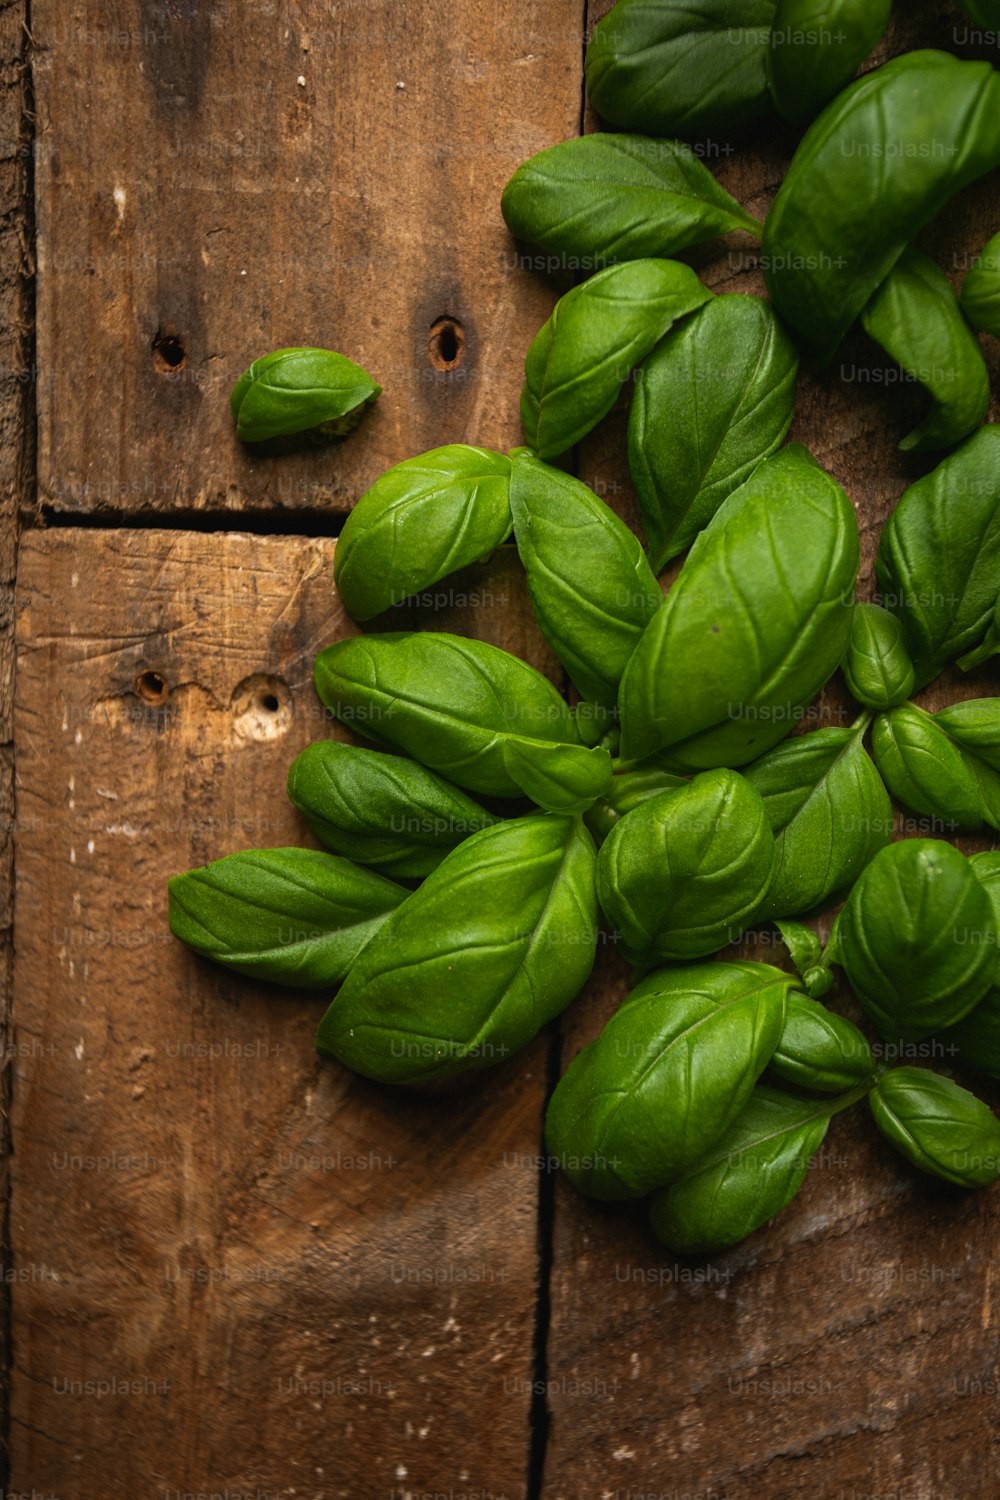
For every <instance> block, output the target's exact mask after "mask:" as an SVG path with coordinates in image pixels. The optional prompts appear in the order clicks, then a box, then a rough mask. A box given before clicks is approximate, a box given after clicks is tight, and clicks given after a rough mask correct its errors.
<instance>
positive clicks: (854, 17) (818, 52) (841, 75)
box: [767, 0, 892, 124]
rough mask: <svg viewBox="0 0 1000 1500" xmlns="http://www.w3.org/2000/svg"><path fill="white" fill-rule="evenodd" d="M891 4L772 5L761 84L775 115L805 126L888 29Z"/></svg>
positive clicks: (839, 0) (880, 0)
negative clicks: (767, 88)
mask: <svg viewBox="0 0 1000 1500" xmlns="http://www.w3.org/2000/svg"><path fill="white" fill-rule="evenodd" d="M891 10H892V0H778V7H777V11H776V13H775V17H774V26H773V28H772V31H771V50H770V52H769V54H768V60H767V78H768V84H769V85H770V89H771V97H772V98H773V99H774V102H775V105H776V106H777V109H778V113H779V114H780V115H781V116H782V118H783V119H785V120H789V121H791V122H792V123H793V124H794V123H798V122H799V121H801V120H811V119H812V117H813V116H814V115H815V114H817V113H818V112H819V110H820V109H821V108H822V106H823V105H824V104H826V103H828V102H829V100H831V99H833V98H834V96H835V95H837V94H839V93H840V91H841V89H843V88H845V87H846V86H847V84H849V83H850V81H851V79H852V78H853V77H854V75H855V73H856V72H857V70H858V65H859V63H863V62H864V60H865V58H866V57H867V56H868V54H869V53H870V52H871V50H872V48H873V47H874V46H875V44H876V43H877V42H878V40H879V38H880V37H881V35H882V33H883V32H884V31H885V29H886V27H887V26H888V24H889V15H890V12H891Z"/></svg>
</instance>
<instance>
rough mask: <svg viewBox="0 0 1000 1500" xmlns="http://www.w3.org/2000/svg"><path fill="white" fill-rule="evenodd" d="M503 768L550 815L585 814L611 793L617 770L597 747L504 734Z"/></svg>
mask: <svg viewBox="0 0 1000 1500" xmlns="http://www.w3.org/2000/svg"><path fill="white" fill-rule="evenodd" d="M503 763H504V769H505V770H506V772H507V774H508V775H509V776H510V778H511V780H512V781H514V782H516V783H517V785H518V786H519V787H520V788H521V790H522V792H524V794H525V796H526V797H530V798H531V800H532V802H537V803H538V806H539V807H544V808H545V809H546V811H548V812H562V813H575V812H586V810H587V808H588V807H590V805H591V803H592V802H596V801H597V799H598V797H603V796H604V795H605V793H607V792H609V791H610V790H611V782H612V780H613V778H614V768H613V766H612V764H611V756H610V755H609V754H608V752H607V750H604V749H602V748H601V747H600V746H599V745H595V746H593V747H592V748H590V749H587V748H585V747H584V746H583V745H552V744H548V743H546V741H544V740H529V739H523V738H521V737H520V736H518V735H513V734H510V735H505V736H504V740H503Z"/></svg>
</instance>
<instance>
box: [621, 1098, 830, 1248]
mask: <svg viewBox="0 0 1000 1500" xmlns="http://www.w3.org/2000/svg"><path fill="white" fill-rule="evenodd" d="M830 1115H831V1107H830V1104H829V1103H827V1102H825V1101H817V1100H815V1099H796V1098H793V1097H792V1096H791V1095H790V1094H783V1093H781V1092H780V1091H779V1090H778V1089H771V1088H766V1087H764V1086H763V1085H761V1086H759V1087H757V1088H756V1089H754V1091H753V1093H752V1094H751V1095H750V1099H749V1102H748V1104H747V1106H746V1108H745V1109H744V1111H743V1113H742V1114H741V1115H740V1116H739V1117H738V1118H737V1119H736V1120H735V1121H734V1123H733V1124H732V1125H731V1126H730V1127H729V1129H728V1130H727V1131H726V1133H725V1135H723V1136H722V1137H721V1138H720V1139H719V1140H718V1141H716V1143H715V1145H714V1146H713V1147H712V1149H711V1151H709V1152H708V1154H707V1155H706V1156H705V1157H704V1158H703V1159H702V1160H701V1161H700V1162H698V1163H697V1165H696V1166H695V1167H694V1168H693V1170H692V1171H690V1172H689V1173H688V1175H687V1176H686V1177H683V1178H681V1180H680V1181H679V1182H675V1183H673V1184H672V1185H671V1186H670V1187H668V1188H666V1189H665V1190H664V1191H663V1192H662V1193H658V1194H657V1196H656V1197H655V1198H654V1199H653V1202H652V1206H651V1208H650V1222H651V1224H652V1227H653V1233H654V1234H655V1235H656V1237H657V1239H659V1240H662V1241H663V1243H664V1244H665V1245H669V1246H670V1248H671V1249H672V1250H677V1251H680V1252H681V1253H682V1254H695V1253H697V1252H706V1251H712V1250H725V1249H726V1248H727V1246H729V1245H735V1244H737V1243H738V1242H739V1241H740V1240H743V1239H746V1237H747V1235H748V1234H753V1232H754V1230H755V1229H759V1228H760V1227H761V1225H762V1224H766V1223H767V1221H768V1219H773V1218H774V1216H775V1214H779V1213H781V1211H782V1209H783V1208H787V1206H788V1204H789V1203H791V1201H792V1199H793V1198H794V1197H795V1194H796V1193H797V1192H798V1190H799V1188H800V1187H801V1186H802V1184H803V1182H804V1181H805V1177H806V1172H807V1171H808V1170H809V1163H810V1161H811V1160H812V1158H813V1157H814V1156H815V1154H816V1152H817V1151H818V1150H819V1148H820V1146H821V1145H822V1144H823V1141H824V1138H825V1136H826V1132H827V1129H828V1127H829V1124H830Z"/></svg>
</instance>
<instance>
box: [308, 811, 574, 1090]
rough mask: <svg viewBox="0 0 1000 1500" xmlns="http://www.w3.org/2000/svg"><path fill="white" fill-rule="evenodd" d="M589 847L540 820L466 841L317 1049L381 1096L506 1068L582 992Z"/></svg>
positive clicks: (369, 962)
mask: <svg viewBox="0 0 1000 1500" xmlns="http://www.w3.org/2000/svg"><path fill="white" fill-rule="evenodd" d="M596 948H597V905H596V901H595V898H594V846H593V842H592V841H591V838H590V835H589V834H588V833H587V831H586V829H585V828H583V827H582V826H581V825H580V824H579V823H578V822H576V821H574V820H573V819H570V818H561V817H554V816H552V815H550V814H537V815H534V816H532V817H527V818H517V819H513V820H512V821H510V822H508V823H500V824H498V825H497V826H496V827H495V828H487V829H484V830H483V832H482V833H474V834H473V835H472V837H471V838H469V839H466V841H465V843H464V844H462V845H460V846H459V848H458V849H455V850H454V851H453V852H452V853H451V854H449V855H448V857H447V859H446V860H445V861H444V863H443V864H441V865H439V866H438V868H437V869H436V870H435V871H434V872H433V874H431V875H429V876H428V877H427V879H426V880H425V881H424V883H423V885H422V886H420V887H419V889H418V890H416V891H415V892H414V893H413V894H412V895H411V896H408V897H407V899H406V901H405V902H404V903H403V905H402V906H400V908H399V910H398V911H397V912H395V913H393V915H392V917H391V918H390V919H389V921H388V922H387V923H386V924H385V926H384V927H383V928H382V930H381V933H380V935H379V936H378V938H377V939H376V940H374V941H373V942H372V943H370V944H369V945H368V947H367V948H366V949H365V950H364V952H363V953H362V954H361V956H360V957H359V958H358V960H357V962H356V963H355V965H354V967H353V968H352V970H351V972H350V974H349V975H348V978H347V982H346V983H345V984H344V986H343V988H342V989H341V990H340V992H339V994H338V995H337V997H336V999H335V1000H334V1002H333V1004H332V1005H331V1006H330V1008H329V1010H328V1011H327V1013H326V1015H325V1016H324V1017H323V1020H322V1021H321V1022H320V1027H319V1033H318V1036H317V1039H316V1045H317V1047H318V1048H319V1050H320V1051H321V1052H326V1053H330V1054H332V1055H333V1056H334V1057H337V1058H339V1059H340V1061H341V1062H343V1063H345V1064H346V1065H347V1066H348V1067H349V1068H353V1069H354V1070H355V1072H358V1073H363V1074H364V1075H365V1076H366V1077H368V1078H376V1079H380V1080H382V1081H383V1082H386V1083H415V1082H426V1081H428V1080H430V1079H434V1078H445V1077H449V1076H451V1075H452V1074H455V1073H460V1072H464V1071H466V1070H467V1069H470V1068H482V1067H488V1066H490V1065H491V1064H493V1063H497V1062H501V1061H503V1060H504V1059H505V1058H507V1057H509V1056H511V1054H512V1053H514V1052H517V1051H519V1050H520V1048H522V1047H524V1046H526V1045H527V1043H528V1042H530V1041H531V1039H532V1037H533V1036H534V1035H535V1034H536V1032H537V1031H538V1030H539V1029H540V1028H541V1027H542V1026H544V1025H545V1023H546V1021H549V1020H551V1019H552V1017H553V1016H555V1015H558V1014H559V1012H560V1011H561V1010H563V1009H564V1007H565V1006H566V1005H568V1004H569V1002H570V1000H572V998H573V996H574V995H575V994H576V993H577V991H578V990H579V989H580V988H581V987H582V986H583V984H584V983H585V982H586V980H587V977H588V975H589V974H590V971H591V968H592V967H593V963H594V956H595V953H596Z"/></svg>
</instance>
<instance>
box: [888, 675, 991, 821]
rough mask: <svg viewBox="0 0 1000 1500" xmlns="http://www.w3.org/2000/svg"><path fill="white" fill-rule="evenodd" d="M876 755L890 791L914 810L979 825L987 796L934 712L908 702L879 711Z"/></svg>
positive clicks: (946, 819)
mask: <svg viewBox="0 0 1000 1500" xmlns="http://www.w3.org/2000/svg"><path fill="white" fill-rule="evenodd" d="M872 754H873V755H874V757H875V764H876V765H877V766H878V769H879V774H880V775H881V777H882V780H883V781H884V782H885V784H886V786H887V787H888V788H889V791H890V792H891V793H892V795H893V796H894V797H895V798H896V799H897V801H899V802H902V803H903V805H904V807H908V808H910V809H911V810H912V811H913V812H917V813H925V814H927V815H928V816H929V817H932V818H939V819H941V821H942V822H944V823H948V824H950V825H951V826H952V827H954V828H979V827H980V826H981V825H982V821H983V799H982V797H981V796H980V793H979V785H978V783H977V781H976V777H975V775H974V773H973V771H972V770H971V769H970V767H969V765H968V763H967V762H966V759H965V757H964V756H963V754H962V752H961V750H960V749H959V748H958V746H957V745H956V744H954V743H953V741H952V740H951V739H949V737H948V735H947V734H946V733H945V732H944V730H943V729H941V728H939V726H938V725H937V723H936V722H935V720H934V718H933V717H932V716H931V715H930V714H926V713H924V711H923V709H921V708H917V707H916V706H915V705H914V704H912V703H906V704H904V705H903V707H902V708H894V709H893V710H892V712H891V713H887V714H879V716H878V718H877V719H876V720H875V723H874V725H873V726H872Z"/></svg>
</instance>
